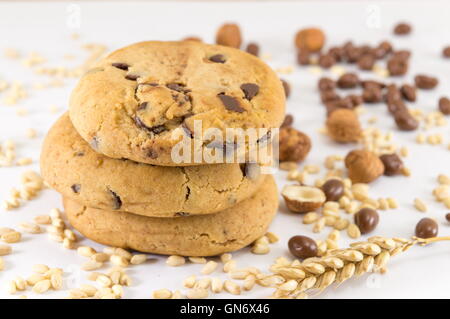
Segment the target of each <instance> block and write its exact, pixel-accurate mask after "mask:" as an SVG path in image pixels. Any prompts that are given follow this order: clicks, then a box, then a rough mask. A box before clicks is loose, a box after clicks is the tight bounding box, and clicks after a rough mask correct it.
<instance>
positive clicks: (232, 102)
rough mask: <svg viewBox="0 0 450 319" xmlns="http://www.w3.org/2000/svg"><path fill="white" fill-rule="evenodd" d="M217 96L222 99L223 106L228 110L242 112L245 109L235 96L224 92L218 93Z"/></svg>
mask: <svg viewBox="0 0 450 319" xmlns="http://www.w3.org/2000/svg"><path fill="white" fill-rule="evenodd" d="M217 97H218V98H219V99H220V101H222V104H223V106H225V108H226V109H227V110H228V111H231V112H237V113H242V112H244V111H245V109H244V108H243V107H241V106H240V104H239V101H238V100H237V99H236V98H235V97H233V96H229V95H225V94H223V93H222V94H219V95H217Z"/></svg>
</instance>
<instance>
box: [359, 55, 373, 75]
mask: <svg viewBox="0 0 450 319" xmlns="http://www.w3.org/2000/svg"><path fill="white" fill-rule="evenodd" d="M374 64H375V58H374V56H373V55H372V54H364V55H362V56H361V57H360V58H359V59H358V67H359V68H360V69H361V70H365V71H370V70H372V68H373V66H374Z"/></svg>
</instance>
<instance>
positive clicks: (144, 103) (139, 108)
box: [137, 102, 148, 111]
mask: <svg viewBox="0 0 450 319" xmlns="http://www.w3.org/2000/svg"><path fill="white" fill-rule="evenodd" d="M147 106H148V102H142V103H141V104H139V106H138V108H137V110H138V111H142V110H145V109H146V108H147Z"/></svg>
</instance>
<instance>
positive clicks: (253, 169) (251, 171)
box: [243, 163, 261, 181]
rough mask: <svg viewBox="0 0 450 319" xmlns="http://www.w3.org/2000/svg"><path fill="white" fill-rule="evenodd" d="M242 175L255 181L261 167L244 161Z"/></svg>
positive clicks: (259, 174)
mask: <svg viewBox="0 0 450 319" xmlns="http://www.w3.org/2000/svg"><path fill="white" fill-rule="evenodd" d="M243 175H244V177H246V178H248V179H249V180H252V181H255V180H257V179H258V178H259V176H261V167H260V166H259V165H258V164H256V163H245V164H244V168H243Z"/></svg>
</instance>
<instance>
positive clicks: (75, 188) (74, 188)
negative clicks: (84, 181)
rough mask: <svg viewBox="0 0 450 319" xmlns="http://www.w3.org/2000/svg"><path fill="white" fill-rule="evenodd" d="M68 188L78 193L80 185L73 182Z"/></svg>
mask: <svg viewBox="0 0 450 319" xmlns="http://www.w3.org/2000/svg"><path fill="white" fill-rule="evenodd" d="M70 188H71V189H72V191H73V192H74V193H75V194H78V193H79V192H80V189H81V185H80V184H73V185H72V186H70Z"/></svg>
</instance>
